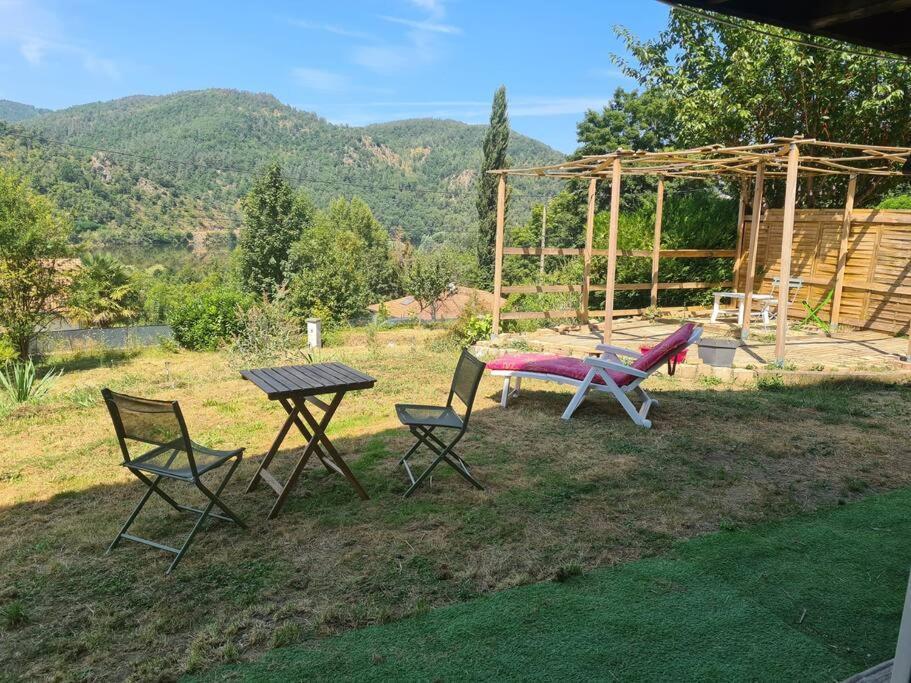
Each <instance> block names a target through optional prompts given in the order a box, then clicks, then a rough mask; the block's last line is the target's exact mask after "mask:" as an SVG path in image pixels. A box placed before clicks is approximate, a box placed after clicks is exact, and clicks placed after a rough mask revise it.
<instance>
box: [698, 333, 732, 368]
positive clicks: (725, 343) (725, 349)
mask: <svg viewBox="0 0 911 683" xmlns="http://www.w3.org/2000/svg"><path fill="white" fill-rule="evenodd" d="M739 346H740V340H739V339H700V340H699V342H698V344H697V347H698V350H699V360H701V361H702V362H703V363H705V364H706V365H711V366H712V367H714V368H732V367H734V354H736V353H737V348H738V347H739Z"/></svg>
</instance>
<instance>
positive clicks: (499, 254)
mask: <svg viewBox="0 0 911 683" xmlns="http://www.w3.org/2000/svg"><path fill="white" fill-rule="evenodd" d="M505 225H506V175H505V174H503V175H500V177H499V178H498V179H497V238H496V246H495V247H494V256H493V321H492V325H491V334H492V336H494V337H495V336H497V335H498V334H500V297H501V290H502V288H503V231H504V228H505Z"/></svg>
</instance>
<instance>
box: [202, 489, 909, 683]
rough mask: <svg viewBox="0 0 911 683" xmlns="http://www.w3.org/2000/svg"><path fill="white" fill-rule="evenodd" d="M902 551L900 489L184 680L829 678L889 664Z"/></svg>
mask: <svg viewBox="0 0 911 683" xmlns="http://www.w3.org/2000/svg"><path fill="white" fill-rule="evenodd" d="M909 541H911V489H903V490H900V491H895V492H892V493H888V494H884V495H879V496H872V497H870V498H867V499H865V500H863V501H860V502H858V503H854V504H851V505H846V506H841V507H836V508H831V509H827V510H824V511H820V512H817V513H814V514H811V515H805V516H800V517H796V518H793V519H790V520H786V521H783V522H778V523H767V524H761V525H758V526H755V527H751V528H749V529H745V530H736V531H723V532H719V533H715V534H711V535H707V536H703V537H699V538H696V539H692V540H689V541H685V542H682V543H680V544H678V545H677V546H676V547H675V548H674V549H673V550H672V551H671V552H669V553H667V554H666V555H663V556H660V557H656V558H649V559H643V560H639V561H635V562H631V563H628V564H624V565H620V566H616V567H611V568H605V569H599V570H596V571H593V572H591V573H589V574H586V575H583V576H577V577H573V578H571V579H569V580H567V581H565V582H562V583H557V582H550V583H539V584H533V585H529V586H523V587H520V588H515V589H511V590H506V591H502V592H499V593H495V594H492V595H490V596H485V597H483V598H479V599H477V600H472V601H469V602H465V603H460V604H457V605H452V606H448V607H444V608H440V609H436V610H433V611H430V612H427V613H425V614H422V615H419V616H415V617H410V618H407V619H403V620H401V621H398V622H394V623H391V624H385V625H381V626H375V627H369V628H364V629H360V630H356V631H351V632H348V633H345V634H342V635H339V636H335V637H331V638H326V639H321V640H313V641H308V642H306V643H303V644H300V645H296V646H291V647H285V648H279V649H275V650H272V651H271V652H269V653H267V654H266V655H265V656H264V657H262V658H261V659H260V660H258V661H255V662H247V663H238V664H232V665H227V666H223V667H220V668H218V669H215V670H212V671H210V672H207V673H205V674H203V675H201V676H199V677H190V678H188V680H200V681H202V680H224V679H225V678H231V679H235V680H248V681H271V680H302V679H307V680H314V679H333V680H353V681H370V680H389V679H394V680H431V679H433V680H468V679H470V680H485V679H498V680H503V679H513V680H517V679H522V680H542V679H554V678H589V679H591V678H595V679H601V680H624V681H636V680H643V681H645V680H648V681H653V680H668V679H675V680H686V679H690V680H694V679H698V680H719V681H720V680H726V681H731V680H797V679H799V680H803V681H817V680H818V681H831V680H837V679H842V678H845V677H847V676H849V675H851V674H852V673H855V672H857V671H860V670H863V669H865V668H867V667H869V666H871V665H873V664H875V663H877V662H879V661H882V660H885V659H888V658H890V657H891V656H892V654H893V649H894V644H895V638H896V636H897V632H898V624H899V621H900V618H901V608H902V604H903V596H904V590H905V585H906V582H907V576H908V568H909V564H911V543H909Z"/></svg>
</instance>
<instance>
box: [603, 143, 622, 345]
mask: <svg viewBox="0 0 911 683" xmlns="http://www.w3.org/2000/svg"><path fill="white" fill-rule="evenodd" d="M619 227H620V157H619V156H618V157H615V158H614V163H613V169H612V172H611V187H610V231H609V233H608V237H607V279H606V280H605V291H604V343H605V344H609V343H610V339H611V330H612V328H613V322H614V280H616V279H617V232H618V230H619Z"/></svg>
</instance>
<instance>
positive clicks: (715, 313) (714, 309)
mask: <svg viewBox="0 0 911 683" xmlns="http://www.w3.org/2000/svg"><path fill="white" fill-rule="evenodd" d="M720 309H721V297H720V296H718V294H715V305H714V306H713V307H712V319H711V321H712V322H713V323H714V322H718V314H719V313H720V312H721V311H720Z"/></svg>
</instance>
